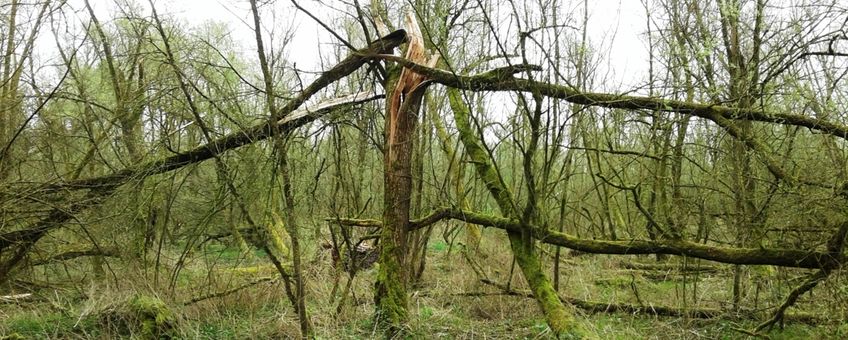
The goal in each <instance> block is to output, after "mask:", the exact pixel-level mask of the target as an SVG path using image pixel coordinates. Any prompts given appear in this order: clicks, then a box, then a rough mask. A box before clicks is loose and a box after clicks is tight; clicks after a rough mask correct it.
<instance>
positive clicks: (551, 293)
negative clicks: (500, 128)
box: [448, 88, 579, 337]
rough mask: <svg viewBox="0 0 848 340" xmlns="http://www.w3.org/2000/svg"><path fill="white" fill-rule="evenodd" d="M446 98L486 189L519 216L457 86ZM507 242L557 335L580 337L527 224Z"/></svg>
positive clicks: (508, 213) (502, 206)
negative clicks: (526, 227)
mask: <svg viewBox="0 0 848 340" xmlns="http://www.w3.org/2000/svg"><path fill="white" fill-rule="evenodd" d="M448 99H449V100H450V106H451V109H453V112H454V117H455V120H456V126H457V130H459V138H460V139H461V140H462V143H463V145H464V146H465V151H466V153H467V154H468V157H469V158H470V159H471V162H473V163H474V166H475V168H476V170H477V175H478V176H479V177H480V179H482V180H483V182H484V183H485V184H486V188H487V189H488V190H489V193H490V194H491V195H492V197H493V198H494V199H495V201H496V202H497V204H498V207H499V208H500V211H501V214H503V215H504V216H506V217H508V218H519V217H520V216H521V214H520V213H519V211H518V209H517V206H516V205H515V201H514V200H513V196H512V193H511V192H510V191H509V190H508V189H507V186H506V184H505V183H504V181H503V179H502V177H500V176H499V175H498V173H497V171H496V170H495V167H494V164H493V163H492V160H491V157H490V156H489V153H488V152H487V151H486V150H485V148H484V147H483V145H482V144H481V142H480V139H479V137H478V135H477V134H476V133H474V131H475V130H474V129H473V128H472V127H471V114H470V109H469V108H468V106H467V105H466V104H465V102H464V101H463V99H462V98H461V94H460V92H459V91H458V90H456V89H453V88H451V89H448ZM508 235H509V243H510V247H511V249H512V252H513V254H514V256H515V261H516V263H517V264H518V266H519V268H520V269H521V272H522V274H523V275H524V278H525V279H526V280H527V284H528V285H529V286H530V290H531V291H532V292H533V295H534V296H535V298H536V301H538V302H539V305H540V306H541V308H542V311H543V312H544V314H545V318H546V320H547V322H548V325H549V326H550V327H551V330H553V331H554V333H555V334H556V335H557V336H558V337H569V336H575V337H579V330H578V329H577V324H576V323H575V321H574V319H573V317H572V315H571V313H570V312H569V311H568V310H567V309H566V308H565V306H564V305H563V304H562V301H560V299H559V297H558V295H557V292H556V291H555V290H554V288H553V285H552V284H551V281H550V280H549V279H548V277H547V276H545V274H544V272H543V271H542V266H541V262H540V260H539V256H538V254H537V253H536V245H535V241H534V240H533V238H532V235H531V234H530V232H529V228H528V229H525V230H522V231H521V232H516V231H509V232H508Z"/></svg>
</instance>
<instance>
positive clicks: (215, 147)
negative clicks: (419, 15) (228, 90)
mask: <svg viewBox="0 0 848 340" xmlns="http://www.w3.org/2000/svg"><path fill="white" fill-rule="evenodd" d="M405 41H406V32H405V31H404V30H397V31H395V32H393V33H391V34H389V35H387V36H385V37H383V38H381V39H379V40H376V41H374V42H372V43H371V44H369V45H368V46H367V47H365V48H363V49H361V50H359V51H356V52H355V53H352V54H351V55H350V56H348V57H347V58H345V59H344V60H342V61H341V62H339V63H338V64H337V65H336V66H334V67H333V68H331V69H329V70H327V71H325V72H324V73H322V74H321V76H319V77H318V78H317V79H316V80H315V81H313V82H312V83H311V84H310V85H309V86H307V87H306V88H304V89H303V91H302V92H301V93H300V94H299V95H298V96H296V97H295V98H294V99H292V100H291V101H289V102H288V103H287V104H286V105H285V106H283V107H282V108H280V109H279V110H278V112H276V113H275V115H274V116H276V117H283V118H281V119H280V120H278V121H270V120H268V121H265V122H263V123H260V124H257V125H254V126H252V127H250V128H247V129H244V130H242V131H237V132H234V133H231V134H228V135H226V136H224V137H221V138H219V139H216V140H214V141H212V142H210V143H207V144H204V145H201V146H199V147H197V148H194V149H192V150H189V151H187V152H183V153H179V154H176V155H173V156H170V157H164V158H161V159H157V160H154V161H150V162H147V163H142V164H139V165H137V166H132V167H128V168H126V169H123V170H119V171H116V172H114V173H111V174H108V175H105V176H98V177H93V178H86V179H79V180H73V181H57V182H54V183H50V184H45V185H41V186H37V187H33V188H27V189H25V190H16V192H14V193H8V194H5V195H4V196H7V197H11V198H13V199H16V198H19V197H33V196H35V197H37V196H45V195H49V194H57V193H58V195H60V197H59V198H56V199H50V200H48V201H52V202H55V201H59V202H71V203H65V204H56V205H54V208H53V209H52V210H51V212H49V213H48V214H47V216H45V217H43V218H41V219H39V220H38V221H35V222H33V223H31V224H30V225H29V226H28V227H25V228H22V229H19V230H15V231H11V232H6V233H4V234H0V283H2V282H4V281H5V280H6V279H8V274H9V273H10V272H11V271H12V270H13V269H14V268H15V266H17V264H19V263H20V262H21V260H23V258H24V257H25V256H26V254H27V253H28V252H29V250H30V248H31V247H32V246H33V245H34V244H35V243H36V242H38V240H40V239H41V238H42V237H43V236H44V235H45V234H46V233H48V232H50V231H52V230H55V229H58V228H60V227H62V226H63V225H64V223H65V222H67V221H68V220H70V219H72V218H73V217H74V215H75V214H78V213H79V212H81V211H83V210H84V209H87V208H91V207H95V206H97V205H99V204H100V203H102V201H103V199H104V198H106V197H109V196H111V194H112V193H113V192H114V191H115V189H117V188H118V187H120V186H121V185H123V184H126V183H128V182H130V181H132V180H140V179H143V178H146V177H148V176H152V175H156V174H161V173H165V172H169V171H172V170H176V169H179V168H182V167H185V166H187V165H190V164H195V163H199V162H202V161H204V160H207V159H211V158H213V157H215V156H217V155H220V154H222V153H224V152H226V151H229V150H233V149H236V148H239V147H242V146H245V145H249V144H252V143H255V142H257V141H261V140H264V139H267V138H269V137H271V136H272V135H273V134H274V133H282V134H285V133H289V132H291V131H293V130H295V129H297V128H299V127H301V126H304V125H306V124H307V123H310V122H312V121H314V120H316V119H318V118H320V117H322V116H323V115H325V114H327V113H328V112H331V111H333V110H335V109H338V108H339V107H343V106H349V105H354V104H360V103H363V102H367V101H371V100H375V99H378V98H382V95H367V94H365V95H363V94H356V95H353V96H348V97H344V98H340V99H338V100H334V101H331V102H330V104H325V105H320V106H319V107H318V108H316V109H310V110H302V111H296V110H297V109H298V108H299V107H300V106H301V105H303V104H304V103H306V101H307V100H309V99H310V98H311V97H312V96H313V95H315V94H316V93H318V92H319V91H321V90H322V89H324V88H325V87H327V86H328V85H330V84H332V83H334V82H336V81H338V80H340V79H342V78H344V77H346V76H348V75H349V74H351V73H353V72H354V71H356V70H358V69H359V68H360V67H362V65H365V64H366V63H368V62H369V59H368V58H365V57H363V55H371V54H375V53H376V54H381V53H388V52H390V51H392V50H393V49H394V48H396V47H398V46H400V45H401V44H402V43H404V42H405ZM82 189H88V190H89V192H88V193H87V194H86V195H85V198H84V199H80V198H75V197H73V195H71V194H70V191H74V190H82ZM22 193H24V194H22ZM61 196H66V197H64V199H63V197H61ZM10 247H14V248H15V249H9V248H10ZM7 250H9V251H10V252H11V255H9V256H6V254H7ZM2 257H5V258H2Z"/></svg>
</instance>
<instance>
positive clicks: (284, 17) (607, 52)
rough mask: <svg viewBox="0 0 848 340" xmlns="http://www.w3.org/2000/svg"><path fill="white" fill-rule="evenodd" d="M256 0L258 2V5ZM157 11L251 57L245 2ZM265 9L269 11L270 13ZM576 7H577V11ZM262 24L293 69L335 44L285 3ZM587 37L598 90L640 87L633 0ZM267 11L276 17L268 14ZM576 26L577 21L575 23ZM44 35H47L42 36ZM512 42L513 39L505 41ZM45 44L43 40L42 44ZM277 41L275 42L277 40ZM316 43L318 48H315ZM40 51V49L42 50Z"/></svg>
mask: <svg viewBox="0 0 848 340" xmlns="http://www.w3.org/2000/svg"><path fill="white" fill-rule="evenodd" d="M90 1H91V3H92V6H93V7H94V9H95V13H96V14H97V16H98V18H99V19H100V20H101V22H104V23H106V22H107V21H108V19H109V18H110V16H111V15H114V13H115V12H114V8H115V3H114V1H113V0H90ZM260 2H261V1H260ZM323 2H324V3H326V4H330V5H331V6H337V7H338V8H345V5H344V4H342V3H338V2H335V1H332V0H329V1H323ZM138 3H139V5H141V6H143V7H144V8H145V9H149V4H148V3H147V1H138ZM298 3H299V4H300V5H301V6H304V7H306V8H307V9H309V10H310V11H312V13H313V14H315V15H317V16H318V17H320V18H330V17H337V16H338V13H333V12H329V13H328V12H327V11H328V10H327V7H324V6H320V5H319V4H317V3H316V1H313V0H300V1H299V2H298ZM155 4H156V7H157V11H158V12H159V14H160V15H161V16H167V17H169V18H170V19H177V20H179V21H181V22H183V23H184V24H186V25H188V28H192V27H198V26H199V25H202V24H204V23H206V22H209V21H215V22H222V23H225V24H226V25H227V26H228V28H229V29H230V30H231V32H232V34H233V36H235V37H243V39H237V41H239V42H240V43H241V44H242V46H241V47H242V49H243V51H244V53H245V57H247V58H250V59H251V60H253V59H255V48H256V47H255V41H254V38H253V31H252V25H253V20H252V17H251V16H250V4H249V2H248V1H246V0H170V1H163V0H158V1H155ZM68 5H69V6H71V8H73V9H76V10H77V15H78V16H79V18H78V20H79V21H84V20H87V17H88V13H87V12H86V11H85V7H84V2H83V1H82V0H70V1H68ZM270 7H274V8H273V9H274V10H273V11H271V10H270ZM581 7H582V5H577V9H578V10H579V9H580V8H581ZM261 8H262V9H261V11H262V14H263V16H262V21H263V25H264V26H265V29H266V30H265V32H264V33H265V44H266V49H268V48H269V46H270V44H272V43H273V42H272V41H271V39H269V36H268V34H269V33H270V32H269V31H271V30H274V31H276V32H275V33H276V34H277V35H278V36H279V34H280V33H281V32H282V31H283V30H285V28H286V27H289V26H291V27H294V28H295V29H296V30H295V34H294V38H293V41H292V42H291V44H290V45H289V46H288V47H287V50H286V55H287V57H288V60H290V61H291V62H294V63H296V64H297V67H298V68H299V69H303V70H309V71H320V70H321V69H322V66H321V62H320V59H319V58H320V54H319V53H320V50H321V49H322V48H324V53H327V51H328V50H327V49H326V46H325V45H326V44H331V43H335V42H336V41H335V40H334V39H333V38H332V37H331V36H330V35H329V34H328V33H327V32H325V31H324V30H323V29H322V28H321V27H319V26H318V25H317V24H316V23H315V22H314V21H313V20H312V19H311V18H309V17H308V16H306V15H305V14H303V13H301V12H297V11H295V9H294V7H293V6H292V5H291V3H290V2H289V1H287V0H277V1H272V2H271V3H270V4H266V5H264V6H263V7H261ZM589 8H590V10H589V26H588V36H589V38H590V39H591V41H592V45H593V47H594V48H595V49H597V50H598V53H599V54H600V55H601V56H602V57H601V58H602V65H601V66H600V69H599V72H600V76H601V78H604V79H606V82H605V83H604V84H596V86H603V87H604V90H619V91H623V90H629V89H632V88H634V87H636V86H638V85H640V84H644V80H645V78H646V74H647V68H648V67H647V65H648V62H647V58H648V53H647V47H646V46H647V44H646V42H645V37H644V32H645V31H646V28H645V10H644V8H643V6H642V4H641V1H636V0H601V1H589ZM272 13H274V14H276V17H275V16H272ZM575 21H576V22H579V20H575ZM46 33H49V32H46ZM510 38H513V39H514V38H515V37H510ZM41 39H42V41H43V42H44V43H43V44H40V45H42V46H40V47H39V48H40V50H41V51H45V52H46V51H47V50H49V49H51V48H53V47H54V46H55V43H54V42H53V37H52V35H50V34H42V37H41ZM45 40H46V41H45ZM278 40H279V39H278ZM319 43H320V44H319ZM45 49H46V50H45Z"/></svg>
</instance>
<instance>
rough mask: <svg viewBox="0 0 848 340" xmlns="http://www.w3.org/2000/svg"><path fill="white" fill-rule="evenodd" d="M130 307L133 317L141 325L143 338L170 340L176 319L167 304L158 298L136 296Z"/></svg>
mask: <svg viewBox="0 0 848 340" xmlns="http://www.w3.org/2000/svg"><path fill="white" fill-rule="evenodd" d="M128 307H129V311H130V313H131V314H132V316H133V317H134V318H135V320H136V321H137V322H138V323H139V324H138V326H139V327H140V328H141V329H140V335H141V337H142V338H144V339H159V338H170V334H171V331H172V330H173V329H174V327H175V324H176V319H175V318H174V314H173V313H172V312H171V310H170V309H168V306H167V305H165V302H163V301H162V300H160V299H159V298H156V297H150V296H146V295H136V296H135V297H134V298H133V299H132V300H130V302H129V306H128Z"/></svg>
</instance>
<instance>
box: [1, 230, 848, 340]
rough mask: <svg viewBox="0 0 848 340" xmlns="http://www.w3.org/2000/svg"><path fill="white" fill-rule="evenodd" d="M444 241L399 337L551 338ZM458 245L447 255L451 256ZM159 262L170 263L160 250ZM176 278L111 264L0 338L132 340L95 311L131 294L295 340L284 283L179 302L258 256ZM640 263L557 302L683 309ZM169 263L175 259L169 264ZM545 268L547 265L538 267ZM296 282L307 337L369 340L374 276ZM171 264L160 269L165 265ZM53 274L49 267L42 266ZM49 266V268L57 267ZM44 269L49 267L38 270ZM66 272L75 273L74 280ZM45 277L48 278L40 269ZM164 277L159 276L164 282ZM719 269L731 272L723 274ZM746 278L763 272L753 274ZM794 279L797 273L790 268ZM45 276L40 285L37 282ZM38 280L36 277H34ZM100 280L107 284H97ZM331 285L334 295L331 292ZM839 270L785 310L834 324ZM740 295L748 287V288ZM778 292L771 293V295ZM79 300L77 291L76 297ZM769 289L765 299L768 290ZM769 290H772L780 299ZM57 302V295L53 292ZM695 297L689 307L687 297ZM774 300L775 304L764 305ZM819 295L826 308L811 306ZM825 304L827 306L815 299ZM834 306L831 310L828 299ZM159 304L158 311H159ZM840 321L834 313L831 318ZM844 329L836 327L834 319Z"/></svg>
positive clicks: (689, 288)
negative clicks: (308, 325) (311, 332)
mask: <svg viewBox="0 0 848 340" xmlns="http://www.w3.org/2000/svg"><path fill="white" fill-rule="evenodd" d="M500 237H502V235H499V234H494V235H487V238H486V239H487V240H488V242H484V244H483V248H482V252H483V254H485V258H480V259H478V261H479V262H480V264H481V268H483V271H484V273H483V274H484V275H486V277H488V278H489V279H491V280H493V281H496V282H500V283H504V284H506V283H507V282H511V286H512V288H513V289H515V290H519V291H526V286H525V284H524V282H523V279H522V278H521V277H520V274H519V273H518V271H517V270H516V272H515V273H513V275H512V279H511V280H510V271H509V269H510V265H511V262H512V258H511V256H510V255H509V251H508V248H507V246H506V244H505V243H504V242H500V241H502V240H499V239H498V238H500ZM447 248H448V245H447V244H446V243H445V242H443V241H442V240H437V239H435V238H434V239H433V240H431V242H430V244H429V246H428V258H427V269H426V270H425V272H424V275H423V277H422V281H421V282H420V283H419V284H417V285H415V286H414V288H413V289H412V290H411V291H410V305H409V308H410V317H411V320H410V324H409V338H413V339H547V338H550V337H551V333H550V330H549V329H548V327H547V325H546V324H545V321H544V319H543V317H542V315H541V314H540V311H539V308H538V307H537V305H536V303H535V302H534V301H533V300H532V299H528V298H525V297H520V296H509V295H503V294H501V292H500V291H499V290H498V289H496V288H493V287H491V286H488V285H485V284H482V283H481V282H480V281H479V278H478V277H477V276H476V274H475V273H474V271H473V270H472V269H471V266H470V265H469V264H468V263H467V261H466V260H465V259H464V257H463V256H462V254H461V253H460V252H459V251H453V252H450V253H448V252H447V251H446V250H447ZM455 249H457V248H455ZM167 255H168V256H163V259H166V260H167V259H173V258H178V255H174V254H167ZM195 256H196V258H195V259H194V260H193V261H188V262H186V264H185V268H183V269H182V271H180V272H179V275H178V277H177V279H176V281H175V283H176V286H175V289H174V290H173V292H171V291H170V290H169V289H168V285H167V284H166V283H160V284H159V286H158V287H157V286H156V285H154V284H152V283H151V282H152V280H151V276H152V274H151V273H150V271H149V269H148V271H144V270H137V271H135V272H133V271H132V270H129V269H127V270H125V269H124V268H122V267H120V266H122V265H123V264H121V263H120V262H114V263H112V264H113V267H115V268H120V269H116V273H118V275H120V276H119V277H118V280H117V282H109V283H105V282H101V281H98V282H94V281H88V282H85V281H81V283H79V284H78V285H79V286H77V287H75V289H65V290H62V291H56V292H51V291H49V290H48V291H46V292H42V294H41V295H40V297H41V298H40V299H39V300H38V301H36V302H31V303H27V304H23V305H20V306H15V305H10V306H2V307H3V308H0V335H3V336H13V335H20V336H22V337H24V338H32V339H59V338H63V339H64V338H71V339H74V338H76V339H88V338H101V339H111V338H132V337H136V338H138V337H140V336H142V334H140V333H139V332H130V333H126V332H125V333H121V332H119V331H118V330H117V329H116V328H115V327H112V326H114V325H110V324H108V322H105V321H104V320H105V318H104V315H108V313H109V311H114V310H118V309H120V308H121V307H120V306H122V304H125V303H127V301H132V300H131V299H132V297H133V296H136V295H137V294H146V296H157V297H159V298H161V299H162V302H163V303H164V306H166V307H167V308H168V310H169V311H170V312H171V313H173V319H172V321H173V325H174V327H175V328H174V330H173V335H174V336H175V337H176V338H185V339H243V338H293V337H297V336H298V334H299V331H298V325H297V319H296V315H295V314H294V311H293V310H292V308H291V306H290V304H289V303H288V300H287V298H286V295H285V293H284V289H283V286H282V284H280V283H279V282H273V283H261V284H258V285H255V286H251V287H250V288H246V289H243V290H241V291H238V292H236V293H233V294H230V295H226V296H222V297H218V298H213V299H209V300H205V301H201V302H198V303H194V304H191V305H187V306H184V305H183V304H182V302H184V301H187V300H189V299H190V298H192V297H196V296H200V295H203V294H208V293H211V292H218V291H224V290H227V289H231V288H233V287H237V286H240V285H242V284H244V283H246V282H249V281H252V280H255V279H257V278H259V277H267V276H274V275H275V273H276V272H275V270H274V268H273V267H272V266H270V265H269V263H268V262H267V260H266V259H264V258H263V257H261V256H259V255H258V254H256V253H254V252H251V253H249V254H244V253H243V252H242V251H240V250H239V249H238V248H235V247H228V246H225V245H221V244H210V245H207V246H206V247H205V249H204V252H203V253H202V254H200V255H199V256H198V255H195ZM623 260H627V261H646V262H647V261H649V259H640V258H622V257H610V256H579V257H574V258H570V259H569V261H568V263H567V264H564V265H563V266H562V268H561V272H560V275H561V276H560V277H561V287H560V292H561V293H562V294H563V295H567V296H572V297H577V298H581V299H586V300H592V301H599V302H616V303H632V304H637V303H639V301H642V302H644V303H650V304H655V305H668V306H676V307H681V306H683V301H682V297H683V294H684V285H683V282H682V280H681V279H680V276H674V275H669V276H667V277H664V278H659V279H658V278H656V277H649V276H646V275H642V274H641V273H640V272H638V271H628V270H623V269H621V268H619V266H618V265H617V263H618V261H623ZM171 261H173V260H171ZM546 261H547V263H548V264H550V261H551V259H550V258H547V259H546ZM304 262H305V263H306V268H305V272H304V277H305V279H306V282H308V287H307V288H308V291H307V304H308V305H307V308H308V310H309V312H310V315H311V321H312V323H313V325H314V329H315V333H316V334H315V335H316V338H317V339H369V338H374V337H377V336H378V335H379V333H378V332H376V330H375V329H374V324H373V322H372V312H373V304H372V300H373V299H372V295H371V294H372V292H371V289H372V287H373V276H374V271H375V269H373V268H372V269H368V270H365V271H362V272H360V273H358V275H357V276H356V278H355V280H354V281H353V284H352V289H351V292H352V294H351V295H350V296H348V298H347V299H346V301H347V302H346V303H345V305H344V306H342V307H341V308H340V309H339V308H338V307H339V306H338V304H339V301H340V299H339V292H340V291H342V290H343V288H344V286H345V284H346V283H347V275H346V274H343V275H341V276H340V279H339V280H338V281H336V280H335V279H334V277H335V273H336V271H335V270H334V269H333V268H332V266H331V265H330V263H331V261H330V257H329V254H328V253H326V252H321V251H317V250H316V251H315V252H313V253H310V254H308V256H307V258H306V259H305V261H304ZM87 263H88V262H85V261H81V262H80V263H69V265H70V264H76V265H78V266H79V268H75V267H71V271H70V272H69V273H70V274H69V275H72V276H73V275H79V276H82V275H83V273H85V270H86V269H87V268H86V267H85V265H86V264H87ZM172 265H173V263H170V262H167V261H165V263H164V264H163V267H164V268H168V266H172ZM50 266H54V265H50ZM58 268H59V267H57V268H55V269H57V270H58ZM47 269H51V270H52V269H53V268H47ZM74 270H76V272H74ZM45 272H46V273H48V272H50V271H49V270H47V271H45ZM168 273H170V271H165V272H163V273H162V274H160V276H161V277H167V274H168ZM728 273H729V272H728ZM728 273H721V272H720V273H717V274H709V275H704V274H702V275H700V276H699V280H698V281H697V294H695V289H696V286H695V284H694V283H695V282H696V281H695V280H694V277H689V278H687V280H688V281H687V284H686V288H685V289H686V290H685V294H686V296H687V305H688V306H690V307H691V306H692V305H696V306H697V307H710V308H717V307H721V306H723V305H724V304H726V301H728V298H729V294H728V291H729V289H730V280H729V276H728ZM754 274H756V275H759V276H762V273H759V272H755V273H754ZM791 274H792V275H787V277H793V276H797V275H800V274H803V273H801V272H793V273H791ZM40 279H42V280H43V278H40ZM43 281H46V280H43ZM104 281H107V280H104ZM334 286H336V295H335V296H332V293H333V291H334V289H333V287H334ZM763 287H764V288H763V289H764V290H766V289H768V290H769V291H768V292H766V291H763V292H761V293H760V296H759V299H760V301H759V302H758V303H759V305H760V306H761V307H762V306H766V305H769V306H771V305H775V304H777V303H780V300H779V298H780V297H782V296H784V295H785V292H786V291H788V289H791V286H790V285H789V284H787V283H781V282H779V281H774V280H773V281H771V282H769V285H765V286H763ZM845 287H846V285H845V279H844V274H841V273H837V274H836V277H834V278H832V279H831V280H829V281H828V282H827V283H826V284H824V285H823V287H822V288H817V291H815V292H814V294H815V295H814V298H810V297H808V296H805V297H803V298H802V299H801V301H800V303H799V307H798V308H797V309H793V310H794V311H797V310H803V311H806V312H814V313H818V314H819V315H826V316H831V317H832V318H833V319H834V320H845V319H844V315H845V314H844V311H843V310H842V309H843V308H844V305H840V304H839V303H835V302H838V301H845V299H846V298H847V297H848V296H846V295H848V289H846V288H845ZM749 290H750V287H749ZM771 291H774V292H777V293H775V294H771V293H770V292H771ZM81 292H85V294H81ZM767 293H768V294H767ZM778 293H779V294H778ZM54 295H60V296H65V297H64V298H62V299H56V298H51V296H54ZM693 295H697V302H693V301H694V296H693ZM772 295H774V296H775V297H776V298H772ZM823 298H826V300H821V299H823ZM822 301H824V302H825V303H823V302H822ZM744 302H745V304H746V306H753V293H752V292H751V291H749V292H748V295H747V296H746V298H745V300H744ZM829 302H833V303H829ZM160 307H161V306H160ZM574 312H575V314H577V316H576V319H577V320H578V322H580V323H581V326H583V328H585V329H587V330H589V332H590V335H592V336H593V337H595V338H598V339H668V338H675V339H677V338H679V339H740V338H744V335H743V334H742V333H740V332H738V331H737V329H753V328H754V327H755V326H756V324H757V322H758V320H748V321H739V320H729V319H717V320H698V319H687V318H669V317H652V316H645V315H641V316H634V315H627V314H621V313H617V314H606V313H600V314H585V313H583V312H582V311H580V310H574ZM840 313H841V314H840ZM843 322H844V321H843ZM769 336H770V337H771V338H772V339H799V338H819V339H839V338H848V325H846V324H838V323H836V324H826V325H821V326H807V325H803V324H797V323H789V324H787V325H786V328H785V329H783V330H773V331H771V332H770V333H769Z"/></svg>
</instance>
